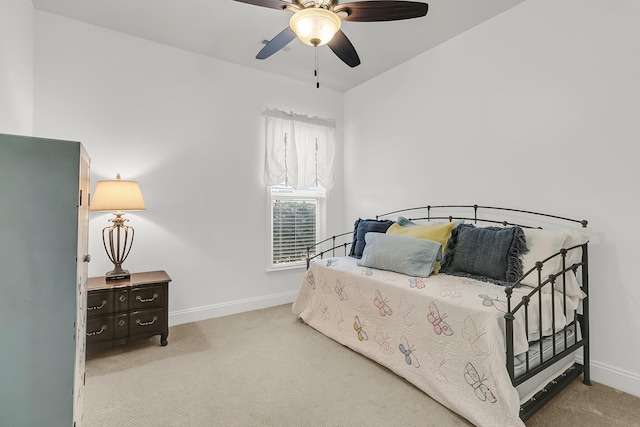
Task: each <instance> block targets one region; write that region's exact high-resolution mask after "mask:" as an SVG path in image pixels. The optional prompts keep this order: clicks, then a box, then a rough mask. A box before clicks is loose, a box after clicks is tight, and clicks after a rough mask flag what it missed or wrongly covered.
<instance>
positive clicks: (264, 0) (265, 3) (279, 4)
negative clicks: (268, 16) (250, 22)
mask: <svg viewBox="0 0 640 427" xmlns="http://www.w3.org/2000/svg"><path fill="white" fill-rule="evenodd" d="M235 1H237V2H240V3H247V4H253V5H255V6H262V7H268V8H270V9H280V10H285V9H286V8H287V6H291V3H289V2H287V1H282V0H235Z"/></svg>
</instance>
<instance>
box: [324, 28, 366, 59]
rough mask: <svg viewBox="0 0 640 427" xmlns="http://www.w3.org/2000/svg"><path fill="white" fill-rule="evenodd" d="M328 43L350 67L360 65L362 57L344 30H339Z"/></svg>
mask: <svg viewBox="0 0 640 427" xmlns="http://www.w3.org/2000/svg"><path fill="white" fill-rule="evenodd" d="M327 45H328V46H329V48H330V49H331V50H332V51H333V53H335V54H336V56H337V57H338V58H340V59H341V60H342V62H344V63H345V64H347V65H348V66H349V67H351V68H353V67H357V66H358V65H360V57H359V56H358V52H356V49H355V48H354V47H353V44H351V41H350V40H349V39H348V38H347V36H346V35H345V34H344V33H343V32H342V30H338V32H337V33H336V34H335V35H334V36H333V38H332V39H331V41H330V42H329V43H327Z"/></svg>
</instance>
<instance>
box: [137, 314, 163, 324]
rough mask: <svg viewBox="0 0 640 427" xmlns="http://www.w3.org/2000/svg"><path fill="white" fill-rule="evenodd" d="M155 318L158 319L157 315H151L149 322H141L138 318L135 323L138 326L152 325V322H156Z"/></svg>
mask: <svg viewBox="0 0 640 427" xmlns="http://www.w3.org/2000/svg"><path fill="white" fill-rule="evenodd" d="M156 320H158V317H157V316H153V320H151V321H149V322H143V321H142V320H140V319H136V323H137V324H138V325H140V326H150V325H153V324H154V323H156Z"/></svg>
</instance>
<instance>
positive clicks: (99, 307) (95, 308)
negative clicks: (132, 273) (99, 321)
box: [87, 299, 107, 311]
mask: <svg viewBox="0 0 640 427" xmlns="http://www.w3.org/2000/svg"><path fill="white" fill-rule="evenodd" d="M105 305H107V300H106V299H103V300H102V304H100V305H96V306H94V307H87V310H89V311H91V310H100V309H101V308H103V307H104V306H105Z"/></svg>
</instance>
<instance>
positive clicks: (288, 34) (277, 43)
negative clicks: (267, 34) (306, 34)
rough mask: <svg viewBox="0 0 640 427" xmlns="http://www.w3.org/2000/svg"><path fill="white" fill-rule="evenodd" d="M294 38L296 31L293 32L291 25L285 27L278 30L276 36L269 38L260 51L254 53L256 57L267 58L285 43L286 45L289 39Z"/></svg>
mask: <svg viewBox="0 0 640 427" xmlns="http://www.w3.org/2000/svg"><path fill="white" fill-rule="evenodd" d="M295 38H296V33H294V32H293V30H292V29H291V27H287V28H285V29H284V30H282V31H281V32H280V34H278V35H277V36H275V37H274V38H272V39H271V41H270V42H269V43H267V44H266V45H265V46H264V47H263V48H262V50H261V51H260V52H258V54H257V55H256V59H267V58H268V57H270V56H271V55H273V54H274V53H276V52H277V51H279V50H280V49H282V48H283V47H285V46H286V45H288V44H289V43H290V42H291V40H293V39H295Z"/></svg>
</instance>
